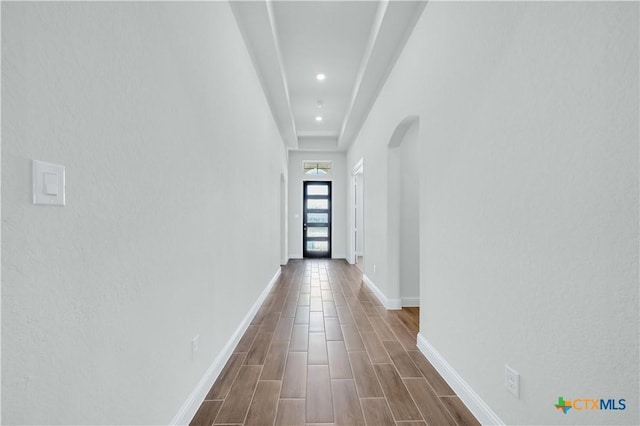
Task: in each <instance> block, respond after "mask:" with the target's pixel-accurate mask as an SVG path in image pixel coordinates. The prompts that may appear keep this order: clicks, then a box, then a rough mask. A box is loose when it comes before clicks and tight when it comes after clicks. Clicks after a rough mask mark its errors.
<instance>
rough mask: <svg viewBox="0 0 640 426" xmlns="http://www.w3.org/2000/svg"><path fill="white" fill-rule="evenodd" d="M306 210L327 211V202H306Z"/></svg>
mask: <svg viewBox="0 0 640 426" xmlns="http://www.w3.org/2000/svg"><path fill="white" fill-rule="evenodd" d="M307 208H308V209H324V210H326V209H328V208H329V200H307Z"/></svg>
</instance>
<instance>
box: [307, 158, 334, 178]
mask: <svg viewBox="0 0 640 426" xmlns="http://www.w3.org/2000/svg"><path fill="white" fill-rule="evenodd" d="M304 174H305V175H322V176H325V175H330V174H331V161H305V162H304Z"/></svg>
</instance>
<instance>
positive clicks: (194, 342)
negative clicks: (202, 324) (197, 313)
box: [191, 334, 200, 359]
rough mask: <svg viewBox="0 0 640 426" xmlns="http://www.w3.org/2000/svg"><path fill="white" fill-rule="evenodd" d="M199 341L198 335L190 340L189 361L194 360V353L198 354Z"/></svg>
mask: <svg viewBox="0 0 640 426" xmlns="http://www.w3.org/2000/svg"><path fill="white" fill-rule="evenodd" d="M199 340H200V335H199V334H198V335H196V337H194V338H193V339H192V340H191V359H195V357H196V352H198V341H199Z"/></svg>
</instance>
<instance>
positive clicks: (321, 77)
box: [316, 73, 327, 81]
mask: <svg viewBox="0 0 640 426" xmlns="http://www.w3.org/2000/svg"><path fill="white" fill-rule="evenodd" d="M325 78H327V76H326V75H324V74H322V73H320V74H316V79H317V80H318V81H322V80H324V79H325Z"/></svg>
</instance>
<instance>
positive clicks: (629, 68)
mask: <svg viewBox="0 0 640 426" xmlns="http://www.w3.org/2000/svg"><path fill="white" fill-rule="evenodd" d="M638 51H639V50H638V4H637V3H605V2H597V3H587V2H584V3H567V2H562V3H558V2H538V3H535V2H529V3H522V2H495V3H489V2H430V3H429V4H428V5H427V6H426V9H425V11H424V12H423V15H422V17H421V18H420V20H419V22H418V24H417V25H416V28H415V30H414V32H413V34H412V35H411V37H410V39H409V41H408V43H407V45H406V47H405V49H404V51H403V52H402V54H401V56H400V57H399V59H398V62H397V64H396V66H395V68H394V69H393V71H392V72H391V74H390V76H389V78H388V80H387V82H386V85H385V87H384V88H383V89H382V91H381V92H380V95H379V97H378V100H377V102H376V104H375V105H374V107H373V108H372V110H371V113H370V115H369V117H368V119H367V121H366V123H365V125H364V127H363V128H362V131H361V132H360V134H359V136H358V138H357V140H356V142H355V143H354V145H353V146H352V147H351V148H350V150H349V151H348V155H347V169H349V168H350V167H353V166H354V165H355V164H356V162H357V161H358V160H359V159H360V158H364V163H365V165H366V188H367V190H366V191H365V217H366V219H365V220H366V222H367V227H366V231H367V233H366V235H365V246H366V256H367V261H366V271H365V272H366V274H367V276H368V277H370V278H371V280H372V281H373V282H374V283H375V284H376V285H377V286H378V287H379V288H380V289H381V290H382V291H383V292H390V291H392V290H391V289H389V288H388V287H387V284H388V283H387V275H386V274H387V259H386V257H385V256H386V252H385V249H384V248H385V247H386V246H387V244H388V241H387V235H386V233H385V229H386V228H385V226H386V223H387V222H386V219H387V218H386V213H385V210H386V209H385V206H386V203H387V191H386V184H387V157H386V152H387V144H388V142H389V139H390V137H391V135H392V133H393V131H394V129H395V128H396V126H398V124H399V123H400V122H401V121H402V120H403V119H405V118H406V117H407V116H410V115H418V116H419V117H420V134H419V142H420V145H421V158H420V162H421V168H422V170H421V181H420V196H421V214H420V243H421V259H420V268H421V270H420V274H421V321H420V333H421V334H420V336H421V337H422V338H424V339H425V340H426V341H427V342H428V343H429V344H430V345H431V346H432V348H434V349H435V350H436V351H437V352H438V353H439V354H440V355H441V356H442V357H443V358H444V360H446V362H447V363H448V364H449V365H450V366H451V367H452V368H453V370H454V371H455V372H456V373H457V374H458V376H459V377H460V378H462V379H463V380H464V381H465V382H466V383H467V384H468V385H469V386H470V387H471V389H473V391H475V393H476V394H477V395H479V397H480V398H481V399H482V401H484V402H485V403H486V404H488V406H489V407H490V408H491V409H492V410H493V411H494V413H496V414H497V415H498V416H499V417H500V419H502V421H504V422H506V424H569V423H571V424H585V423H591V424H638V423H639V422H640V419H639V417H638V413H639V410H638V402H639V401H638V383H639V376H638V355H639V353H638V352H639V349H638V348H639V342H638V331H639V330H638V327H639V326H638V324H639V317H638V137H639V129H638V112H639V111H638V80H639V79H638V77H639V75H638V59H639V58H638ZM371 188H376V190H375V191H373V190H370V189H371ZM374 264H376V265H377V271H376V273H374V272H373V265H374ZM387 296H388V297H394V295H393V294H391V295H389V294H387ZM505 364H508V365H509V366H511V367H512V368H514V369H515V370H516V371H518V372H519V373H520V376H521V388H520V392H521V393H520V398H519V399H517V398H515V397H514V396H512V395H511V394H510V393H508V392H507V391H506V390H505V388H504V385H503V383H504V368H505ZM561 395H562V396H564V397H565V399H571V398H616V399H618V398H625V399H626V401H627V409H626V410H624V411H605V410H601V411H597V412H581V413H580V412H578V413H575V412H573V413H569V414H567V415H564V414H563V413H562V412H559V411H558V410H557V409H556V408H555V407H554V406H553V404H554V403H555V402H556V401H557V400H558V396H561ZM587 395H590V396H587Z"/></svg>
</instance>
